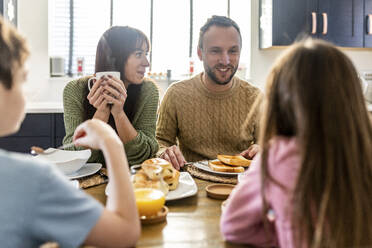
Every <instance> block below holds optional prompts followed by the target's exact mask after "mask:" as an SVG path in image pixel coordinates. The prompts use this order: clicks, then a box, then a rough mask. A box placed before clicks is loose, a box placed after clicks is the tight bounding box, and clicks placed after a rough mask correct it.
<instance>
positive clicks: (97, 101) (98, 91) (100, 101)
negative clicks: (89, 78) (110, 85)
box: [87, 77, 110, 113]
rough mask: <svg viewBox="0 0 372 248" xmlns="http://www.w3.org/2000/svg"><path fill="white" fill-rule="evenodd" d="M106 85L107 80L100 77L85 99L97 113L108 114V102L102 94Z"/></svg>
mask: <svg viewBox="0 0 372 248" xmlns="http://www.w3.org/2000/svg"><path fill="white" fill-rule="evenodd" d="M106 84H107V78H106V77H102V78H100V79H99V80H98V81H96V82H95V83H94V84H93V86H92V89H91V90H90V92H89V94H88V96H87V99H88V101H89V103H90V104H91V105H93V106H94V107H95V108H96V109H97V111H99V112H104V113H110V107H109V105H108V101H107V99H106V98H105V94H104V91H105V90H104V87H105V85H106Z"/></svg>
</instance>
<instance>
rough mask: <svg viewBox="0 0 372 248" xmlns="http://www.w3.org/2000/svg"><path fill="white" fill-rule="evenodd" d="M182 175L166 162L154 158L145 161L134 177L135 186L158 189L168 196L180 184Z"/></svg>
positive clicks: (136, 187)
mask: <svg viewBox="0 0 372 248" xmlns="http://www.w3.org/2000/svg"><path fill="white" fill-rule="evenodd" d="M179 177H180V173H179V172H178V171H177V170H176V169H174V168H173V166H172V165H171V164H170V163H169V162H168V161H166V160H164V159H161V158H153V159H148V160H146V161H144V162H143V163H142V165H141V169H140V170H139V171H138V172H137V173H136V174H135V175H134V177H133V186H134V188H135V189H138V188H153V189H158V190H160V191H162V192H163V193H164V195H166V194H168V191H169V190H175V189H176V188H177V186H178V183H179Z"/></svg>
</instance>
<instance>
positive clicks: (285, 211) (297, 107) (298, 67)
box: [221, 40, 372, 248]
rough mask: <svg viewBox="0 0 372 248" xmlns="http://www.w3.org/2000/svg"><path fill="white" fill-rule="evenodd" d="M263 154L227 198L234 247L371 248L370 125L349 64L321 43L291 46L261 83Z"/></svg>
mask: <svg viewBox="0 0 372 248" xmlns="http://www.w3.org/2000/svg"><path fill="white" fill-rule="evenodd" d="M266 89H267V91H266V98H265V105H264V106H265V108H264V110H263V112H262V114H263V119H262V123H261V124H262V125H261V126H260V128H261V134H260V145H261V149H262V154H261V155H260V157H258V158H257V159H256V160H255V161H254V162H253V163H252V165H251V168H250V169H249V171H248V173H247V175H246V176H245V177H244V178H243V180H242V182H240V183H239V185H238V186H237V188H236V189H235V190H234V192H233V193H232V195H230V197H229V199H228V203H227V206H226V208H225V211H224V213H223V215H222V218H221V231H222V233H223V235H224V237H225V238H226V239H227V240H229V241H232V242H237V243H248V244H253V245H257V246H265V247H268V246H269V247H272V246H279V247H286V248H291V247H316V248H318V247H372V211H371V209H372V207H371V206H372V204H371V199H372V125H371V122H370V120H369V117H368V112H367V110H366V106H365V102H364V98H363V94H362V90H361V87H360V82H359V78H358V73H357V71H356V70H355V68H354V66H353V64H352V62H351V61H350V59H349V58H347V56H346V55H345V54H343V53H342V52H341V51H340V50H338V49H337V48H336V47H334V46H332V45H331V44H328V43H326V42H324V41H313V40H306V41H303V42H300V43H298V44H295V45H293V46H292V47H291V48H290V49H289V50H288V51H287V52H286V53H285V54H284V55H283V56H282V57H281V58H280V59H279V60H278V61H277V63H276V64H275V65H274V67H273V68H272V70H271V72H270V75H269V77H268V81H267V85H266Z"/></svg>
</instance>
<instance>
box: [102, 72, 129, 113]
mask: <svg viewBox="0 0 372 248" xmlns="http://www.w3.org/2000/svg"><path fill="white" fill-rule="evenodd" d="M103 88H104V93H103V94H104V97H105V99H106V100H107V102H109V103H111V104H112V106H111V113H112V115H113V116H114V117H115V116H117V115H119V114H120V113H122V112H123V111H124V110H123V107H124V103H125V100H126V99H127V90H126V89H125V87H124V83H123V81H121V80H120V79H117V78H114V77H110V78H109V79H108V80H107V84H106V85H105V86H103Z"/></svg>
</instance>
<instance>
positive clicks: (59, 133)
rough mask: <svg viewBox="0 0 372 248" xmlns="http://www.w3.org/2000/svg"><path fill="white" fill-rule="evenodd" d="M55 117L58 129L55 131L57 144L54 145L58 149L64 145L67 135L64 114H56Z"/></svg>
mask: <svg viewBox="0 0 372 248" xmlns="http://www.w3.org/2000/svg"><path fill="white" fill-rule="evenodd" d="M54 116H55V128H56V130H55V133H56V136H55V142H56V143H55V144H54V146H55V147H58V146H60V145H62V141H63V138H64V137H65V135H66V132H65V123H64V121H63V113H58V114H54Z"/></svg>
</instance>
